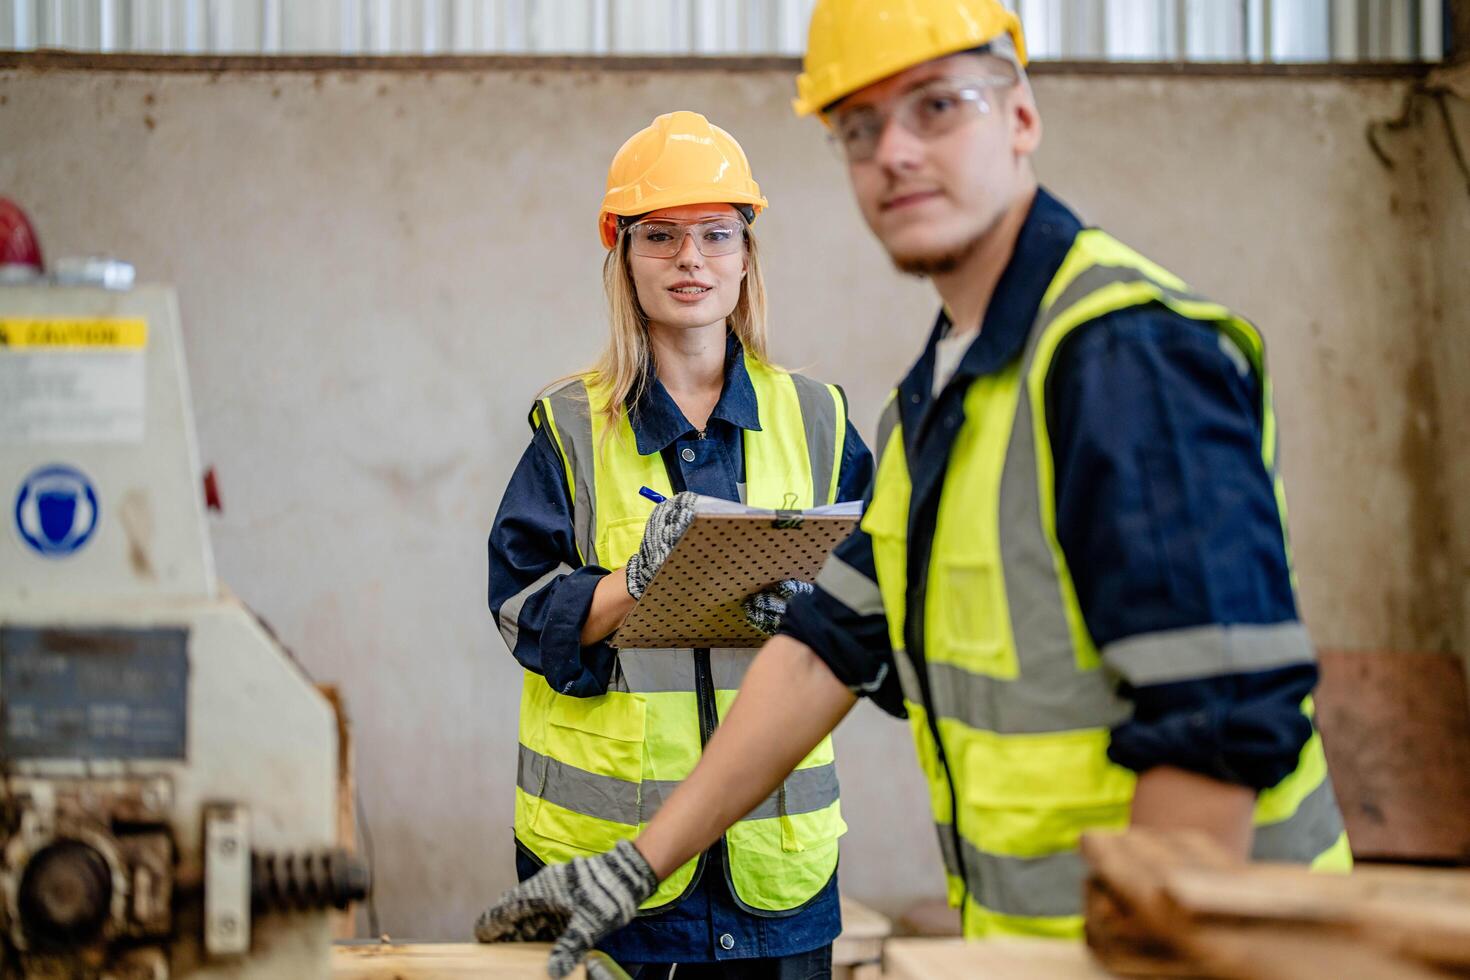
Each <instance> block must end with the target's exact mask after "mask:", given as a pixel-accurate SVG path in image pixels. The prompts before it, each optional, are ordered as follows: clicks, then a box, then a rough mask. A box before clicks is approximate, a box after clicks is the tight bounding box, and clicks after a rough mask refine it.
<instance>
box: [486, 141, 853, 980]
mask: <svg viewBox="0 0 1470 980" xmlns="http://www.w3.org/2000/svg"><path fill="white" fill-rule="evenodd" d="M765 206H766V201H765V198H763V197H762V196H761V192H760V188H759V186H757V184H756V182H755V180H754V178H753V177H752V175H751V172H750V166H749V164H748V162H747V161H746V157H745V153H744V152H743V151H742V150H741V148H740V146H739V144H738V143H736V142H735V140H734V139H733V138H732V137H731V136H730V135H729V134H728V133H726V132H725V131H724V130H722V129H719V128H718V127H716V126H713V125H711V124H710V123H709V121H708V120H706V119H705V118H704V117H703V116H701V115H699V114H698V113H694V112H674V113H669V114H667V115H663V116H659V117H658V118H657V119H655V120H654V121H653V124H652V125H650V126H649V127H648V128H647V129H644V130H642V131H641V132H639V133H637V134H635V135H634V136H633V137H632V138H631V139H629V140H628V141H627V142H626V143H625V144H624V145H623V147H622V149H620V150H619V151H618V153H617V155H616V156H615V157H614V158H613V162H612V167H611V169H610V170H609V172H608V179H607V194H606V196H605V197H604V198H603V202H602V210H601V214H600V215H599V219H598V227H599V231H600V233H601V236H602V243H603V245H604V246H605V247H606V248H607V249H608V255H607V259H606V261H605V262H604V265H603V286H604V289H605V292H606V294H607V302H608V311H609V327H610V336H609V338H608V345H607V348H606V349H605V350H604V351H603V353H602V356H601V358H600V359H599V360H598V362H597V364H596V366H595V367H594V368H593V369H592V370H591V371H589V372H587V373H586V374H582V375H579V376H576V377H573V378H572V379H570V380H567V381H564V382H562V383H559V384H557V385H554V386H553V387H552V388H551V389H549V392H548V393H547V394H545V395H544V396H543V397H541V398H540V399H538V400H537V402H536V403H535V405H534V407H533V408H532V411H531V426H532V430H533V431H532V437H531V444H530V446H529V447H528V448H527V449H526V451H525V454H524V455H523V456H522V457H521V461H520V464H519V465H518V466H517V468H516V471H515V474H514V476H512V478H511V481H510V485H509V487H508V488H507V489H506V493H505V497H504V499H503V501H502V503H501V506H500V511H499V513H498V514H497V515H496V518H495V524H494V528H493V530H492V531H491V534H490V608H491V611H492V612H493V613H494V615H495V616H496V618H497V621H498V624H499V626H500V631H501V634H502V636H503V637H504V638H505V642H506V644H507V645H508V646H509V647H510V649H511V652H512V654H513V655H514V656H515V658H516V659H517V660H518V661H519V662H520V663H521V664H522V665H523V666H524V667H525V677H524V685H523V688H522V692H521V715H520V746H519V752H520V755H519V774H518V779H517V786H516V806H515V839H516V870H517V873H518V875H519V876H520V877H521V878H522V879H523V880H524V879H525V878H527V877H529V876H530V875H532V874H534V873H535V871H536V870H538V868H539V867H541V866H542V865H543V864H544V863H548V862H557V863H560V862H565V861H569V860H571V859H572V858H575V857H580V856H585V855H590V854H596V853H600V852H602V851H605V850H607V849H609V848H611V847H614V846H615V845H616V844H617V843H618V842H619V841H622V840H627V839H630V838H632V837H633V836H635V835H636V834H637V832H638V830H639V828H640V826H641V825H643V824H646V823H647V822H648V820H649V819H650V818H651V816H652V815H653V813H654V811H655V810H656V809H657V808H658V806H659V804H660V803H661V802H662V800H663V799H664V798H665V797H667V796H668V794H669V793H670V792H672V791H673V789H674V787H675V786H676V785H678V783H679V781H680V780H681V779H683V778H684V777H685V776H686V775H687V774H688V773H689V772H690V770H691V769H692V768H693V767H694V765H695V763H696V762H697V761H698V759H699V755H700V752H701V748H702V746H703V745H704V743H705V741H706V740H707V739H708V738H709V736H710V733H711V732H712V730H713V728H714V726H715V725H716V724H718V721H719V719H720V717H721V716H722V715H723V714H724V712H725V711H726V710H727V709H728V707H729V705H730V703H731V701H732V700H733V699H734V696H735V692H736V690H737V689H738V688H739V686H740V680H741V677H742V675H743V673H744V670H745V667H746V664H747V662H748V660H749V659H750V654H751V652H752V651H737V650H672V651H671V650H657V651H653V650H635V649H620V650H614V649H612V648H611V647H609V646H608V645H607V643H606V640H607V639H608V637H609V636H610V635H611V634H612V633H613V632H614V631H615V630H616V629H617V627H618V626H619V625H620V624H621V623H622V621H623V619H624V618H625V617H626V616H627V614H628V612H629V611H630V610H631V609H632V608H633V605H634V603H635V602H636V600H637V599H638V597H640V596H641V595H642V594H643V590H644V588H645V587H646V586H647V584H648V582H649V580H650V579H652V577H653V574H654V572H656V571H657V570H658V567H659V565H660V564H661V563H662V561H663V559H664V558H665V557H666V556H667V554H668V552H669V550H670V548H671V546H672V544H673V542H675V541H677V539H678V536H679V535H680V534H682V533H683V530H684V529H685V528H686V527H687V526H688V523H689V521H690V520H691V519H692V516H693V499H694V495H695V494H704V495H708V496H713V497H720V498H723V499H725V500H732V501H734V500H738V501H743V502H745V503H747V504H750V505H752V506H757V507H769V508H783V509H789V508H807V507H812V506H818V505H822V504H828V503H833V502H836V501H843V500H853V499H859V498H860V497H861V495H862V493H863V492H864V491H865V490H866V488H867V484H868V482H869V479H870V477H871V476H872V466H873V464H872V458H871V456H870V455H869V453H868V450H867V447H866V446H864V445H863V442H862V440H861V439H860V438H859V436H858V434H857V432H856V431H855V430H854V429H853V428H852V426H851V425H850V424H849V423H848V421H847V407H846V403H845V398H844V396H843V394H842V392H841V390H840V389H839V388H837V387H835V386H833V385H826V384H822V383H819V382H816V381H813V380H811V379H808V378H805V377H803V376H801V375H799V374H793V373H790V372H787V371H784V370H782V369H780V368H778V367H776V366H774V365H773V364H771V363H770V361H769V360H768V357H767V352H766V316H765V314H766V294H765V287H764V282H763V280H762V278H761V269H760V261H759V254H758V250H757V248H756V240H755V237H754V235H753V234H752V233H751V225H752V223H753V222H754V220H755V218H756V216H757V215H758V214H760V212H761V210H762V209H763V208H764V207H765ZM644 488H647V489H648V490H651V491H653V492H652V493H651V494H648V495H645V494H643V493H642V492H641V491H642V490H643V489H644ZM656 497H663V498H667V499H665V500H664V501H663V502H661V503H658V504H657V505H655V503H654V499H653V498H656ZM801 587H803V583H784V584H783V585H782V587H781V589H780V590H777V591H773V592H769V593H762V594H760V595H759V596H756V597H753V599H752V600H751V601H748V602H747V604H746V608H747V616H748V617H750V618H751V621H752V623H754V624H755V625H757V627H758V628H760V629H763V630H764V631H765V632H774V631H775V629H776V627H777V625H778V623H779V615H780V613H781V612H782V611H784V601H783V600H784V598H786V597H788V596H789V594H790V591H791V590H793V589H799V588H801ZM845 829H846V827H845V825H844V823H843V822H842V817H841V813H840V810H839V806H838V795H837V777H836V771H835V768H834V765H833V757H832V746H831V744H830V743H829V742H825V741H824V742H823V743H822V744H821V745H820V746H818V747H817V749H816V750H815V751H814V752H813V753H812V755H811V756H810V757H808V758H807V759H806V760H805V761H804V762H803V763H802V766H801V767H800V768H798V769H797V771H796V772H794V773H793V774H792V776H791V778H790V779H788V780H787V782H786V783H785V784H784V785H783V786H782V787H781V789H780V790H779V791H778V792H777V793H775V794H773V795H772V796H771V797H770V798H769V799H768V800H766V801H765V803H763V804H762V805H761V806H760V807H757V808H756V810H754V811H753V812H752V813H751V814H750V815H749V816H748V817H747V818H746V819H745V820H743V821H741V822H740V823H738V824H737V825H736V826H735V827H734V828H732V829H731V830H730V831H729V833H727V834H726V835H725V837H724V839H723V840H721V841H720V842H718V843H717V844H716V845H715V846H714V847H713V848H711V849H710V850H709V851H708V852H706V853H705V854H703V855H701V856H700V857H699V858H698V859H696V860H694V861H691V862H690V863H689V864H688V865H686V866H685V867H683V868H681V869H680V870H679V871H678V872H676V873H675V874H674V875H673V876H672V877H670V878H669V879H668V880H667V881H665V882H664V883H663V885H662V886H661V887H659V889H658V890H657V891H656V892H655V893H654V895H653V897H652V898H651V899H650V900H649V901H648V902H646V903H645V904H644V906H643V908H642V909H641V910H640V914H639V917H638V918H637V919H635V920H634V921H633V923H632V924H630V925H629V926H627V927H626V928H625V929H623V930H622V931H620V932H618V933H617V934H615V935H614V936H613V937H612V938H611V939H609V940H608V942H607V943H606V944H605V945H604V947H603V949H604V952H606V953H608V954H609V955H611V956H612V957H613V959H615V960H616V961H618V962H619V963H620V964H622V965H623V966H625V967H626V968H629V969H631V970H632V971H633V973H634V976H636V977H640V978H662V977H667V976H669V975H670V973H671V972H672V968H673V966H674V965H675V964H677V965H678V966H679V970H678V976H679V977H680V978H681V980H685V978H691V977H722V978H747V977H750V978H755V977H761V978H766V977H771V978H793V980H797V978H799V980H807V978H820V977H827V976H829V975H830V972H831V944H832V941H833V939H834V938H835V937H836V936H837V934H838V932H839V931H840V928H841V922H840V915H839V911H838V897H837V875H836V869H837V841H838V838H839V837H840V836H841V834H842V833H843V832H844V830H845ZM630 873H631V872H630ZM527 938H533V937H529V936H528V937H527Z"/></svg>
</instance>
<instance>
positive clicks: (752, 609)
mask: <svg viewBox="0 0 1470 980" xmlns="http://www.w3.org/2000/svg"><path fill="white" fill-rule="evenodd" d="M810 591H812V584H811V583H810V582H801V581H798V580H797V579H794V578H789V579H787V580H786V581H784V582H778V583H777V584H776V585H774V586H773V587H771V588H769V589H766V590H765V591H764V592H757V593H756V594H755V595H753V596H750V597H749V598H747V599H746V600H745V621H746V622H747V623H749V624H750V625H751V626H752V627H754V628H755V629H757V630H759V631H760V632H762V633H764V634H766V635H767V636H774V635H775V633H776V631H777V630H778V629H780V628H781V617H782V616H785V615H786V603H787V601H788V600H790V599H794V598H795V597H796V596H799V595H806V594H807V593H808V592H810Z"/></svg>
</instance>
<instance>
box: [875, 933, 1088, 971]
mask: <svg viewBox="0 0 1470 980" xmlns="http://www.w3.org/2000/svg"><path fill="white" fill-rule="evenodd" d="M883 959H884V964H885V965H884V973H883V975H884V977H885V978H886V980H974V978H976V977H984V978H985V980H1041V978H1045V980H1108V978H1111V977H1115V976H1116V975H1117V974H1113V973H1109V972H1108V971H1107V970H1104V969H1103V968H1102V967H1101V966H1099V965H1098V964H1097V963H1096V962H1095V961H1094V960H1093V959H1092V957H1091V956H1089V955H1088V953H1087V949H1086V947H1084V946H1083V945H1082V944H1081V943H1069V942H1053V941H1048V940H1044V939H990V940H986V941H984V942H976V943H967V942H965V941H963V940H960V939H893V940H890V941H889V942H888V945H887V946H886V947H885V949H884V951H883Z"/></svg>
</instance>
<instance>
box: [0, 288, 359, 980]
mask: <svg viewBox="0 0 1470 980" xmlns="http://www.w3.org/2000/svg"><path fill="white" fill-rule="evenodd" d="M129 271H130V270H129ZM202 497H203V494H202V490H201V475H200V466H199V459H198V451H197V448H196V444H195V436H194V426H193V417H192V412H191V407H190V399H189V388H188V383H187V379H186V375H185V371H184V358H183V352H182V349H181V343H180V329H179V316H178V308H177V303H176V300H175V297H174V294H173V292H172V290H170V289H168V288H165V287H160V286H140V287H138V288H133V289H127V290H114V289H102V288H87V287H74V286H61V285H54V284H52V285H45V284H22V285H0V504H3V505H4V507H3V509H0V519H3V520H4V522H5V525H6V526H5V527H4V528H3V529H0V762H3V769H0V977H3V978H6V980H9V978H14V977H25V978H41V977H45V978H53V977H54V978H63V977H65V978H94V980H169V978H182V977H188V978H191V980H192V978H198V980H206V978H207V980H226V978H228V980H246V978H259V980H267V978H269V980H312V978H325V977H327V976H329V974H330V946H331V926H330V922H329V915H330V910H331V908H333V907H337V908H342V907H345V906H346V905H347V904H348V903H349V902H351V901H353V900H356V899H359V898H361V897H363V896H364V895H365V894H366V890H367V888H368V884H369V883H368V880H367V871H366V868H365V867H364V865H363V864H362V863H361V862H360V861H358V860H357V859H356V858H354V857H353V856H351V855H349V854H347V853H346V852H344V851H342V850H339V849H338V848H337V842H338V839H339V837H338V826H339V816H338V814H339V797H338V794H339V789H338V777H339V772H338V769H339V759H338V750H339V746H338V738H339V735H338V723H337V717H336V714H335V712H334V709H333V707H332V705H331V704H330V703H329V702H328V700H327V699H326V698H325V697H324V696H323V695H322V694H321V693H320V692H319V691H318V690H317V689H316V687H315V686H314V685H313V684H312V682H311V681H310V679H309V678H308V677H307V676H306V674H305V673H304V672H303V671H302V670H301V669H300V667H299V666H298V665H297V664H296V663H295V662H294V661H293V660H292V658H291V657H290V655H289V654H288V653H287V652H286V651H285V650H284V649H283V648H282V646H281V645H280V644H279V643H278V642H277V641H276V640H275V638H274V637H273V636H272V635H271V633H270V632H269V631H268V630H267V629H266V628H264V626H263V625H262V623H261V622H260V621H259V620H258V619H257V618H256V617H255V616H254V615H252V614H251V612H250V611H249V610H248V609H246V608H245V607H244V606H243V605H242V604H241V603H240V602H239V601H238V600H236V599H235V598H233V597H232V596H231V595H230V594H229V593H228V592H227V591H225V590H224V589H223V588H222V587H221V586H220V585H219V583H218V582H217V581H216V579H215V569H214V559H213V555H212V552H211V550H210V542H209V535H208V533H207V529H206V526H205V512H204V503H203V500H202Z"/></svg>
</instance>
